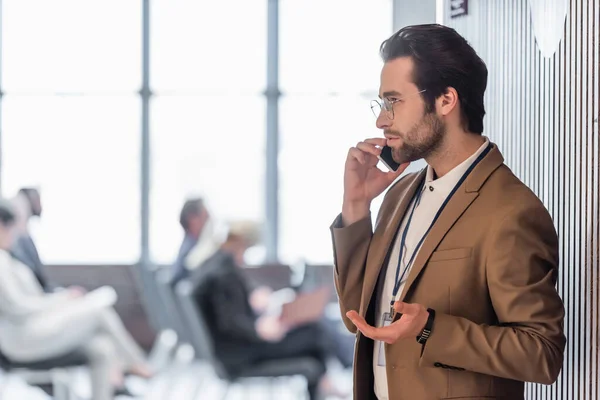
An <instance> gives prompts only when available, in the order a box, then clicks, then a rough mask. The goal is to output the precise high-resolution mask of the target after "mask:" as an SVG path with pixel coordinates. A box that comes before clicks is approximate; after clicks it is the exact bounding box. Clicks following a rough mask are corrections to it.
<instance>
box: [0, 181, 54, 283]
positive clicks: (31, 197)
mask: <svg viewBox="0 0 600 400" xmlns="http://www.w3.org/2000/svg"><path fill="white" fill-rule="evenodd" d="M12 203H13V206H14V210H15V218H16V219H15V225H14V235H15V240H14V242H13V245H12V247H11V250H10V252H11V254H12V255H13V256H14V257H15V258H16V259H17V260H19V261H21V262H22V263H23V264H25V265H27V266H28V267H29V268H30V269H31V271H32V272H33V274H34V275H35V277H36V279H37V280H38V282H39V283H40V285H41V286H42V288H44V291H46V292H52V291H53V289H54V285H52V284H51V283H50V281H49V279H48V277H47V276H46V274H45V271H44V264H43V263H42V260H41V258H40V255H39V253H38V249H37V246H36V245H35V242H34V241H33V238H32V237H31V233H30V231H29V220H30V219H31V218H33V217H38V218H40V217H41V216H42V200H41V197H40V192H39V190H38V189H35V188H21V189H19V191H18V193H17V195H16V196H15V197H14V198H13V200H12Z"/></svg>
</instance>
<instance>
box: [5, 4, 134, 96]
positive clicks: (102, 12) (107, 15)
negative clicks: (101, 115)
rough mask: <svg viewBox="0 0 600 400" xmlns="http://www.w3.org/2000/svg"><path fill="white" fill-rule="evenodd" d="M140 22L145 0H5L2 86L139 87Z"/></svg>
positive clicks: (44, 88) (39, 88)
mask: <svg viewBox="0 0 600 400" xmlns="http://www.w3.org/2000/svg"><path fill="white" fill-rule="evenodd" d="M141 23H142V18H141V1H132V0H103V1H90V0H52V1H46V0H4V1H3V2H2V88H3V90H4V91H5V92H7V93H14V92H27V93H31V92H41V91H44V92H78V93H81V92H89V91H102V92H107V91H111V92H116V91H119V92H129V93H131V92H134V91H136V90H139V88H140V84H141V66H140V65H141V43H142V39H141V34H142V28H141Z"/></svg>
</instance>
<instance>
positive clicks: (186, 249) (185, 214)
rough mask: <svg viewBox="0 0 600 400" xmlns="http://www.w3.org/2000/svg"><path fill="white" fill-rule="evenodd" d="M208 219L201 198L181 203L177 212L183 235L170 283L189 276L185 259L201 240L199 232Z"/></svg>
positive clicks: (200, 232) (201, 231)
mask: <svg viewBox="0 0 600 400" xmlns="http://www.w3.org/2000/svg"><path fill="white" fill-rule="evenodd" d="M209 219H210V215H209V214H208V211H207V209H206V206H205V205H204V200H203V199H201V198H194V199H189V200H187V201H186V202H185V203H184V204H183V207H182V208H181V212H180V214H179V224H180V225H181V227H182V228H183V232H184V237H183V241H182V242H181V246H180V247H179V252H178V253H177V258H176V259H175V262H174V263H173V266H172V267H171V270H172V277H171V284H172V285H173V286H175V285H176V284H177V283H178V282H179V281H181V280H182V279H185V278H188V277H189V276H190V271H189V270H188V268H187V267H186V259H187V257H188V256H189V254H190V252H191V251H192V250H193V249H194V248H195V247H196V246H197V245H198V243H199V241H200V240H201V234H202V233H203V231H204V228H205V226H206V224H207V222H208V220H209Z"/></svg>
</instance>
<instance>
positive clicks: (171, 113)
mask: <svg viewBox="0 0 600 400" xmlns="http://www.w3.org/2000/svg"><path fill="white" fill-rule="evenodd" d="M151 111H152V119H151V132H152V138H151V140H152V160H151V166H152V185H151V196H150V200H151V206H150V211H151V226H150V234H151V235H150V237H151V246H150V248H151V254H152V258H153V260H154V261H156V262H158V263H171V262H173V260H174V259H175V256H176V254H177V250H178V247H179V244H180V242H181V239H182V231H181V227H180V226H179V224H178V218H179V211H180V209H181V206H182V205H183V202H184V201H185V199H186V198H187V197H189V196H198V195H200V196H202V197H204V198H205V200H206V202H207V206H208V208H209V209H210V211H211V214H212V215H213V216H214V217H215V219H216V220H217V221H221V222H226V221H228V220H234V219H246V220H247V219H250V220H253V221H257V222H259V223H260V222H262V221H263V220H264V206H263V205H264V191H265V189H264V187H265V186H264V185H265V184H264V177H265V171H264V169H265V168H264V166H265V161H264V160H265V129H266V128H265V122H264V120H265V117H264V116H265V101H264V99H263V98H262V97H260V96H234V97H232V96H161V97H158V98H157V99H156V100H155V101H154V102H153V104H152V109H151Z"/></svg>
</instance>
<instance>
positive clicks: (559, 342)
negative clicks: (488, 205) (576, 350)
mask: <svg viewBox="0 0 600 400" xmlns="http://www.w3.org/2000/svg"><path fill="white" fill-rule="evenodd" d="M486 260H487V261H486V274H487V280H488V287H489V293H490V298H491V301H492V304H493V307H494V310H495V312H496V315H497V317H498V321H499V323H498V325H496V326H486V325H479V324H476V323H474V322H471V321H469V320H467V319H465V318H460V317H456V316H452V315H446V314H440V313H436V317H435V322H434V325H433V329H432V334H431V336H430V337H429V339H428V340H427V343H426V344H425V346H424V348H423V353H422V356H421V360H420V365H421V366H424V367H431V366H434V364H435V363H440V364H445V365H449V366H450V365H451V366H454V367H456V368H457V369H465V370H469V371H473V372H478V373H481V374H487V375H493V376H498V377H502V378H507V379H514V380H518V381H526V382H536V383H542V384H552V383H553V382H555V381H556V379H557V377H558V375H559V373H560V370H561V368H562V363H563V352H564V349H565V343H566V338H565V336H564V333H563V324H564V314H565V312H564V306H563V302H562V300H561V298H560V296H559V294H558V292H557V290H556V288H555V285H556V280H557V275H558V238H557V234H556V230H555V228H554V225H553V223H552V219H551V217H550V215H549V214H548V212H547V210H546V209H545V208H544V206H543V205H542V204H541V203H539V205H535V206H529V207H521V206H517V209H513V210H512V211H511V212H509V213H508V215H506V216H505V217H504V218H503V219H502V220H501V221H500V222H499V223H498V224H497V226H496V228H495V233H494V234H492V235H491V236H490V240H489V244H488V245H487V259H486ZM465 295H467V294H465Z"/></svg>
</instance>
